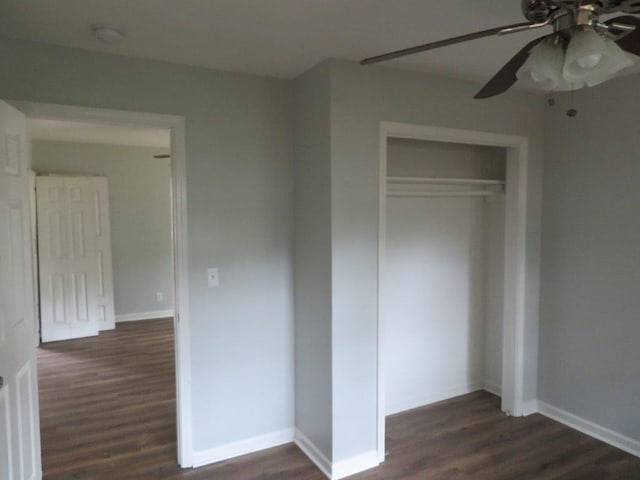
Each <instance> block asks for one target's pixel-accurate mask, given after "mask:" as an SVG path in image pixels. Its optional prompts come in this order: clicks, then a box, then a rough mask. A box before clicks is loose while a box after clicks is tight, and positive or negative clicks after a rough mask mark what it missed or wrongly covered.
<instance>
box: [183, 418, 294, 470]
mask: <svg viewBox="0 0 640 480" xmlns="http://www.w3.org/2000/svg"><path fill="white" fill-rule="evenodd" d="M293 433H294V431H293V428H287V429H285V430H280V431H277V432H271V433H267V434H265V435H258V436H257V437H252V438H247V439H245V440H240V441H237V442H233V443H228V444H226V445H222V446H220V447H215V448H211V449H209V450H201V451H199V452H193V467H194V468H197V467H202V466H203V465H209V464H211V463H216V462H221V461H222V460H228V459H230V458H234V457H239V456H240V455H247V454H249V453H254V452H258V451H260V450H264V449H266V448H272V447H278V446H280V445H284V444H285V443H291V442H292V441H293V438H294V437H293Z"/></svg>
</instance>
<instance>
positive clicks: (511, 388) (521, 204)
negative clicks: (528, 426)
mask: <svg viewBox="0 0 640 480" xmlns="http://www.w3.org/2000/svg"><path fill="white" fill-rule="evenodd" d="M390 139H405V140H418V141H429V142H442V143H444V142H446V143H450V144H462V145H475V146H480V147H498V148H502V149H504V150H505V151H506V175H505V182H504V184H505V201H504V205H505V208H504V210H505V213H504V232H505V234H504V289H503V292H502V300H501V302H500V303H501V310H502V339H501V343H502V358H501V363H502V368H501V377H502V379H501V380H502V389H501V396H502V399H501V409H502V410H503V411H504V412H505V413H507V414H509V415H513V416H522V415H524V414H528V413H532V412H529V411H528V405H527V404H526V402H525V398H524V392H525V388H524V378H523V376H524V361H525V359H524V348H525V338H524V331H525V328H524V326H525V304H524V302H525V300H524V299H525V287H526V261H525V260H526V238H525V235H526V226H527V154H528V141H527V138H526V137H520V136H512V135H502V134H493V133H485V132H476V131H468V130H457V129H447V128H439V127H429V126H421V125H412V124H401V123H392V122H381V125H380V184H379V201H380V205H379V231H378V233H379V239H378V245H379V251H378V262H379V263H378V264H379V269H378V302H379V304H378V422H377V427H378V428H377V430H378V460H379V461H380V462H382V461H384V452H385V419H386V413H387V407H386V404H385V403H386V389H385V387H386V384H387V381H386V380H385V379H386V377H385V368H384V366H385V365H386V355H387V354H388V352H387V351H386V350H385V339H386V338H387V333H386V332H385V318H386V315H387V308H388V306H387V305H386V304H385V301H384V299H385V292H386V291H387V288H388V285H387V284H386V282H385V281H386V274H387V272H386V271H385V264H386V259H385V255H386V250H387V248H386V238H387V214H388V207H389V206H388V204H387V193H388V191H389V188H390V187H389V186H388V180H389V178H388V172H387V165H388V144H389V141H390ZM478 187H479V185H475V186H472V187H470V188H472V189H474V190H476V191H478V190H479V188H478ZM483 189H484V186H483ZM480 193H482V192H480Z"/></svg>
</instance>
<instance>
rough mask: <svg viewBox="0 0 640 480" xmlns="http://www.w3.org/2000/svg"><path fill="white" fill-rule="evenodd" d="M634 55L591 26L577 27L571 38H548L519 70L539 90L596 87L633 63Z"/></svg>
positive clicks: (527, 82) (529, 84) (520, 75)
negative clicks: (564, 39)
mask: <svg viewBox="0 0 640 480" xmlns="http://www.w3.org/2000/svg"><path fill="white" fill-rule="evenodd" d="M632 58H633V57H632V56H631V55H630V54H628V53H626V52H624V51H623V50H622V49H621V48H620V47H619V46H618V45H617V44H616V43H615V42H614V41H613V40H611V39H610V38H608V37H606V36H605V35H602V34H600V33H598V32H596V31H595V30H594V29H592V28H578V29H576V31H575V32H573V34H572V35H571V38H570V39H569V40H566V41H563V39H562V38H561V37H555V38H554V37H552V38H549V39H545V40H544V41H542V42H541V43H539V44H538V45H536V46H535V47H534V48H533V49H532V50H531V54H530V55H529V58H527V60H526V61H525V63H524V64H523V65H522V67H521V68H520V69H519V70H518V72H517V74H516V76H517V77H518V80H520V81H521V82H523V83H525V84H527V85H528V86H530V87H534V88H536V89H540V90H546V91H567V90H578V89H580V88H584V87H587V86H588V87H593V86H595V85H598V84H600V83H602V82H605V81H607V80H609V79H611V78H613V77H614V76H615V75H616V74H617V73H619V72H620V71H621V70H624V69H625V68H628V67H630V66H632V65H633V64H634V61H633V59H632Z"/></svg>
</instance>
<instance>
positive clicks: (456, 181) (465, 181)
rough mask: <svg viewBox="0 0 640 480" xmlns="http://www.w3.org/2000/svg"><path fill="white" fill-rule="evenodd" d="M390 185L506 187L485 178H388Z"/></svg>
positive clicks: (496, 181) (500, 182)
mask: <svg viewBox="0 0 640 480" xmlns="http://www.w3.org/2000/svg"><path fill="white" fill-rule="evenodd" d="M387 183H388V184H408V185H411V184H413V185H473V186H476V187H477V186H492V185H498V186H500V185H504V183H505V182H504V181H503V180H492V179H484V178H436V177H387Z"/></svg>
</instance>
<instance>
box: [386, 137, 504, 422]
mask: <svg viewBox="0 0 640 480" xmlns="http://www.w3.org/2000/svg"><path fill="white" fill-rule="evenodd" d="M505 170H506V151H505V149H502V148H494V147H484V146H474V145H462V144H449V143H442V142H430V141H423V140H409V139H389V141H388V145H387V201H386V251H385V265H384V278H385V281H384V288H383V292H382V295H383V328H382V338H383V348H384V352H385V353H384V357H383V358H384V363H385V365H384V372H385V374H384V376H385V395H386V399H385V404H386V414H387V415H390V414H393V413H397V412H400V411H404V410H408V409H411V408H416V407H419V406H422V405H426V404H429V403H432V402H435V401H440V400H443V399H446V398H451V397H454V396H457V395H461V394H465V393H469V392H472V391H475V390H480V389H486V390H489V391H491V392H493V393H496V394H499V393H500V389H501V372H502V321H503V318H502V311H503V279H504V219H505V209H504V194H503V192H504V182H505Z"/></svg>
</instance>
